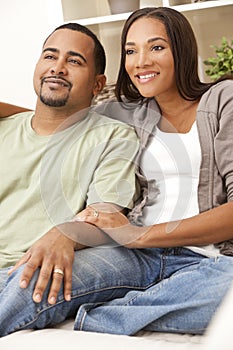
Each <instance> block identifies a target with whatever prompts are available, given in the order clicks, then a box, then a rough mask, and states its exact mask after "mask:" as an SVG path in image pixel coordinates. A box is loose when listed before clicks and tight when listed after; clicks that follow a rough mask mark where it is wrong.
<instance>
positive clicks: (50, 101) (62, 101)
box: [40, 92, 69, 107]
mask: <svg viewBox="0 0 233 350" xmlns="http://www.w3.org/2000/svg"><path fill="white" fill-rule="evenodd" d="M68 98H69V93H68V94H67V95H66V96H65V97H63V98H57V99H55V98H52V97H48V96H43V94H42V92H40V100H41V102H42V103H44V104H45V105H46V106H49V107H64V106H65V105H66V103H67V101H68Z"/></svg>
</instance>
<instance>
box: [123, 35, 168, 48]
mask: <svg viewBox="0 0 233 350" xmlns="http://www.w3.org/2000/svg"><path fill="white" fill-rule="evenodd" d="M158 40H162V41H165V42H166V43H167V40H166V39H164V38H161V37H159V36H158V37H154V38H150V39H148V40H147V42H148V44H150V43H153V42H155V41H158ZM125 45H126V46H127V45H135V42H133V41H128V42H126V43H125Z"/></svg>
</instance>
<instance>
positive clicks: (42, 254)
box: [9, 227, 75, 304]
mask: <svg viewBox="0 0 233 350" xmlns="http://www.w3.org/2000/svg"><path fill="white" fill-rule="evenodd" d="M74 247H75V243H74V241H72V240H71V239H70V238H68V237H67V236H66V235H64V234H63V233H62V232H61V231H59V229H58V228H56V227H53V228H52V229H51V230H50V231H48V232H47V233H46V234H45V235H44V236H43V237H42V238H40V239H39V240H38V241H37V242H36V243H35V244H33V246H32V247H31V248H30V249H29V250H28V251H27V252H26V253H25V255H24V256H23V257H22V258H21V259H20V260H19V261H18V262H17V264H16V265H15V266H14V267H13V269H11V270H10V272H9V274H11V273H12V272H13V271H15V270H16V269H17V268H18V267H19V266H21V265H23V264H26V266H25V268H24V270H23V273H22V276H21V279H20V286H21V288H27V286H28V284H29V282H30V280H31V278H32V276H33V274H34V273H35V271H36V270H37V269H38V268H39V267H40V272H39V277H38V280H37V283H36V285H35V289H34V293H33V300H34V301H35V302H36V303H39V302H40V301H41V299H42V296H43V293H44V291H45V288H46V287H47V285H48V282H49V281H50V278H51V279H52V282H51V287H50V291H49V295H48V302H49V303H50V304H54V303H55V302H56V300H57V295H58V292H59V290H60V288H61V285H62V282H63V285H64V287H63V288H64V298H65V300H67V301H70V299H71V286H72V265H73V260H74ZM56 271H57V272H56Z"/></svg>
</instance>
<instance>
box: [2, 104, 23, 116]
mask: <svg viewBox="0 0 233 350" xmlns="http://www.w3.org/2000/svg"><path fill="white" fill-rule="evenodd" d="M26 111H29V109H27V108H23V107H19V106H15V105H12V104H9V103H5V102H0V118H4V117H9V116H10V115H13V114H16V113H21V112H26Z"/></svg>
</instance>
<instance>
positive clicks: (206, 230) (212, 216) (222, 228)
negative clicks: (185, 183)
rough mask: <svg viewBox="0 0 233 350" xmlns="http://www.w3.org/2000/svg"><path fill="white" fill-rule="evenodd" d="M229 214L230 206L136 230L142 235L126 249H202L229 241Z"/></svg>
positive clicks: (232, 230)
mask: <svg viewBox="0 0 233 350" xmlns="http://www.w3.org/2000/svg"><path fill="white" fill-rule="evenodd" d="M232 213H233V202H230V203H226V204H223V205H221V206H219V207H218V208H214V209H211V210H208V211H206V212H204V213H201V214H199V215H196V216H193V217H191V218H188V219H184V220H181V221H176V222H171V223H163V224H157V225H153V226H150V227H144V228H139V231H138V232H140V231H141V234H140V235H139V234H138V238H136V240H135V241H134V242H133V241H132V242H131V243H130V244H128V247H129V248H148V247H158V248H159V247H177V246H188V245H196V246H201V245H207V244H211V243H218V242H221V241H225V240H228V239H232V238H233V215H232ZM143 229H144V231H143ZM112 238H113V237H112Z"/></svg>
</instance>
